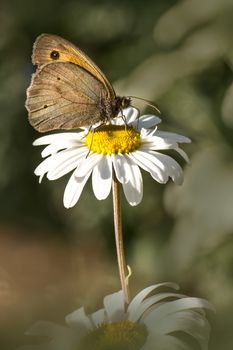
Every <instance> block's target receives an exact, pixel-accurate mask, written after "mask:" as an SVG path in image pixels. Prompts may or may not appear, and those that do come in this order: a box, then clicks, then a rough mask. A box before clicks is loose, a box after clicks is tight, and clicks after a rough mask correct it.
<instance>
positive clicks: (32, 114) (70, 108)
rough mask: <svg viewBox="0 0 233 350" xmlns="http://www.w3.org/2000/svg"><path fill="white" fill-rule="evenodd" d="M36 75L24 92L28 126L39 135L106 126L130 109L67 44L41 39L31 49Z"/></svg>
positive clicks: (56, 39) (86, 59)
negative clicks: (98, 125)
mask: <svg viewBox="0 0 233 350" xmlns="http://www.w3.org/2000/svg"><path fill="white" fill-rule="evenodd" d="M32 63H33V64H35V65H37V70H36V73H35V74H33V76H32V81H31V84H30V86H29V88H28V89H27V100H26V108H27V110H28V112H29V122H30V124H31V125H32V126H33V127H34V128H35V129H36V130H38V131H40V132H46V131H49V130H54V129H76V128H79V127H82V126H91V125H93V124H95V123H97V122H100V123H105V122H107V121H111V119H112V118H114V117H116V116H117V114H118V113H119V111H120V110H122V109H123V108H126V107H128V106H129V105H130V102H131V99H130V98H129V97H119V96H116V93H115V91H114V89H113V87H112V85H111V83H110V82H109V81H108V79H107V78H106V77H105V75H104V74H103V72H101V70H100V69H99V68H98V67H97V65H96V64H95V63H94V62H93V61H92V60H91V59H90V58H89V57H88V56H87V55H86V54H85V53H84V52H82V51H81V50H80V49H79V48H77V47H76V46H74V45H73V44H71V43H70V42H69V41H67V40H65V39H63V38H61V37H59V36H57V35H50V34H42V35H40V36H39V37H38V38H37V39H36V41H35V43H34V46H33V53H32Z"/></svg>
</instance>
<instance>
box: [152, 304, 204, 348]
mask: <svg viewBox="0 0 233 350" xmlns="http://www.w3.org/2000/svg"><path fill="white" fill-rule="evenodd" d="M179 331H182V332H184V333H187V334H188V335H190V336H192V337H193V338H195V339H196V340H197V341H198V342H199V344H200V347H201V349H202V350H205V349H206V347H207V344H208V338H209V333H210V326H209V322H208V321H207V320H206V319H205V318H204V317H203V316H202V315H200V314H199V313H197V312H195V311H193V310H188V311H179V312H177V313H175V314H173V315H169V316H168V317H166V318H165V319H161V320H160V322H159V324H157V326H156V332H158V333H159V334H169V333H173V332H179Z"/></svg>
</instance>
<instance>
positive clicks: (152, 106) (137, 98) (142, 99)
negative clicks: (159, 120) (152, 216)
mask: <svg viewBox="0 0 233 350" xmlns="http://www.w3.org/2000/svg"><path fill="white" fill-rule="evenodd" d="M128 97H129V98H132V99H136V100H141V101H143V102H145V103H146V104H147V105H148V106H150V107H151V108H153V109H155V110H156V111H157V112H158V113H159V114H161V112H160V110H159V109H158V107H156V106H155V105H154V104H153V103H152V102H151V101H148V100H146V99H145V98H142V97H137V96H128Z"/></svg>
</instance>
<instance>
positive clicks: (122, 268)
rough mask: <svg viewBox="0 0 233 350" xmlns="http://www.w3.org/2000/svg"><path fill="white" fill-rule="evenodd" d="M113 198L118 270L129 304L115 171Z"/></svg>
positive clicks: (118, 192) (118, 185) (118, 186)
mask: <svg viewBox="0 0 233 350" xmlns="http://www.w3.org/2000/svg"><path fill="white" fill-rule="evenodd" d="M112 196H113V216H114V229H115V241H116V251H117V262H118V268H119V275H120V281H121V288H122V290H123V293H124V297H125V302H126V303H127V304H129V301H130V296H129V283H128V280H129V278H128V277H127V267H126V262H125V254H124V246H123V235H122V219H121V204H120V184H119V182H118V181H117V178H116V175H115V172H114V170H113V177H112Z"/></svg>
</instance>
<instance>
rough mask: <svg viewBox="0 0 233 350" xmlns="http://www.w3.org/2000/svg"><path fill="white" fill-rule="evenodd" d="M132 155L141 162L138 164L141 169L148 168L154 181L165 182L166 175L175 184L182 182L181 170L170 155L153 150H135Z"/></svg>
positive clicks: (166, 179)
mask: <svg viewBox="0 0 233 350" xmlns="http://www.w3.org/2000/svg"><path fill="white" fill-rule="evenodd" d="M132 156H134V157H135V158H136V159H137V162H141V164H139V165H140V166H141V167H142V168H143V169H144V168H145V167H147V168H148V169H150V170H147V171H149V172H150V174H151V176H152V177H153V178H154V179H155V180H156V181H158V182H160V183H166V182H167V181H168V177H171V178H172V180H173V181H174V182H175V183H176V184H178V185H180V184H182V182H183V170H182V168H181V166H180V165H179V164H178V163H177V162H176V161H175V160H174V159H173V158H172V157H170V156H167V155H165V154H162V153H159V152H155V151H150V152H144V151H136V152H133V153H132Z"/></svg>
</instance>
